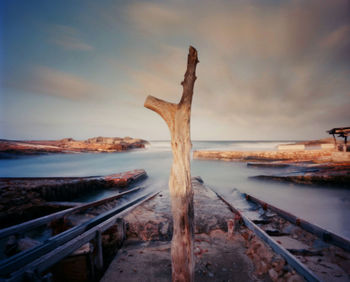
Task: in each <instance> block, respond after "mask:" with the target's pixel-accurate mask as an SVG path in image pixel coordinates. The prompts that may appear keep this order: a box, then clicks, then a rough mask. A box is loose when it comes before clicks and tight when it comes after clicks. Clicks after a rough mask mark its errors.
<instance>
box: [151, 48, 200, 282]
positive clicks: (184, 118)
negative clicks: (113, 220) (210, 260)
mask: <svg viewBox="0 0 350 282" xmlns="http://www.w3.org/2000/svg"><path fill="white" fill-rule="evenodd" d="M198 62H199V61H198V54H197V50H196V49H195V48H193V47H192V46H190V48H189V54H188V58H187V70H186V73H185V78H184V81H183V82H182V83H181V84H182V86H183V93H182V98H181V101H180V102H179V103H178V104H174V103H169V102H166V101H163V100H160V99H157V98H155V97H153V96H148V97H147V99H146V101H145V107H146V108H148V109H151V110H153V111H155V112H156V113H158V114H159V115H160V116H161V117H162V118H163V119H164V120H165V122H166V123H167V125H168V127H169V130H170V135H171V148H172V152H173V165H172V168H171V173H170V178H169V189H170V194H171V207H172V214H173V222H174V231H173V238H172V245H171V258H172V280H173V281H193V280H194V258H193V229H194V226H193V222H194V220H193V217H194V211H193V191H192V184H191V164H190V151H191V146H192V143H191V135H190V119H191V104H192V96H193V87H194V83H195V80H196V66H197V63H198Z"/></svg>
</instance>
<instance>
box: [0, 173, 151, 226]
mask: <svg viewBox="0 0 350 282" xmlns="http://www.w3.org/2000/svg"><path fill="white" fill-rule="evenodd" d="M145 178H147V173H146V171H145V170H143V169H136V170H132V171H127V172H121V173H116V174H111V175H107V176H90V177H27V178H0V222H1V224H0V228H4V227H7V226H10V225H14V224H19V223H21V222H24V221H27V220H31V219H33V218H36V217H41V216H43V215H46V214H50V213H52V212H56V211H58V210H61V209H63V208H67V207H63V206H62V205H60V206H58V207H56V205H52V204H50V202H51V201H73V200H74V199H76V198H77V197H79V196H81V195H86V194H89V193H93V192H94V191H97V190H103V189H105V190H106V189H121V190H124V189H125V187H128V186H129V185H130V184H133V183H136V182H138V181H140V180H143V179H145Z"/></svg>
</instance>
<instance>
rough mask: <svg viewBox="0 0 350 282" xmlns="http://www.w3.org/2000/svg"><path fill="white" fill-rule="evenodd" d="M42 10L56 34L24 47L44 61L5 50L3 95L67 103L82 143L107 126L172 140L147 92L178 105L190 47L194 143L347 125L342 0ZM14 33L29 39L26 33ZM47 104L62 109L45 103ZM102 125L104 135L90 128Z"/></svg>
mask: <svg viewBox="0 0 350 282" xmlns="http://www.w3.org/2000/svg"><path fill="white" fill-rule="evenodd" d="M88 2H89V1H88ZM84 3H85V2H84ZM53 8H55V7H53ZM67 9H68V10H69V13H66V12H67V11H68V10H67ZM38 11H39V12H38ZM46 12H47V11H46ZM30 13H33V15H32V17H33V18H34V17H35V16H36V17H37V18H40V16H41V15H43V14H44V12H42V14H40V8H39V7H38V9H37V10H36V11H35V12H34V11H31V12H30V11H29V12H28V13H27V14H26V17H30ZM35 13H39V16H38V15H34V14H35ZM47 13H49V14H50V13H52V16H55V17H52V18H56V19H60V20H51V21H49V22H46V21H47V19H45V20H42V22H41V23H40V25H45V26H46V27H47V28H46V29H45V30H49V32H46V33H45V34H44V35H43V34H40V30H39V29H33V33H34V35H36V36H33V37H32V38H30V39H27V40H31V41H30V43H31V45H33V46H41V48H42V50H45V51H44V52H43V53H42V54H39V56H38V54H36V52H39V51H38V50H36V49H34V51H33V50H32V51H28V50H26V52H22V53H21V56H23V59H25V60H19V59H18V56H19V54H20V52H19V51H18V47H17V46H18V45H16V44H15V43H13V46H10V45H9V47H8V49H9V50H8V51H7V53H8V54H9V56H7V57H6V58H5V59H6V62H5V71H7V69H6V67H7V68H8V72H7V73H9V74H11V75H7V77H5V81H4V86H6V88H4V89H5V90H6V89H10V90H9V91H12V92H11V93H14V91H17V90H18V91H21V92H27V93H31V94H30V95H37V94H41V95H46V96H48V97H55V98H59V99H62V101H61V102H62V103H63V104H64V103H65V104H66V105H67V106H66V107H64V108H65V113H66V116H67V117H70V118H73V119H74V120H75V123H74V126H77V124H76V122H77V121H79V120H82V121H83V122H82V125H81V126H80V130H79V132H77V135H78V136H76V137H77V138H79V135H80V136H92V135H103V134H105V132H108V129H110V131H111V133H110V134H108V133H107V135H121V136H124V135H132V136H137V137H144V138H148V139H165V138H169V135H168V131H167V128H166V126H165V125H164V123H163V121H161V120H160V119H159V117H157V116H155V115H154V113H151V112H150V111H149V110H146V109H144V108H143V102H144V99H145V97H146V96H147V95H154V96H156V97H159V98H162V99H166V100H169V101H171V102H177V101H179V99H180V96H181V92H182V87H181V85H180V82H181V81H182V79H183V75H184V72H185V67H186V56H187V48H188V45H190V44H192V45H194V46H195V47H196V48H197V49H198V50H199V60H200V64H199V65H198V67H197V76H198V79H197V81H196V85H195V94H194V100H193V116H192V133H193V134H192V138H193V139H216V140H217V139H237V138H238V139H305V138H318V137H326V134H325V133H324V131H325V130H327V129H329V128H331V127H335V126H346V125H347V123H348V121H349V120H350V111H349V110H348V109H349V108H350V99H349V96H350V95H349V94H350V93H349V92H350V81H349V79H348V78H349V77H350V7H349V4H348V2H347V1H346V0H332V1H331V0H329V1H328V0H322V1H319V0H311V1H292V0H290V1H289V0H285V1H268V0H266V1H254V0H250V1H206V0H204V1H200V2H197V1H161V2H157V1H148V2H135V1H132V2H122V1H120V2H119V1H118V2H116V3H113V2H111V3H109V2H106V3H104V5H103V6H101V5H100V4H98V3H96V2H92V1H91V2H89V5H84V8H81V7H80V6H79V9H77V8H76V9H75V10H74V5H72V6H70V5H69V4H67V5H65V6H64V7H63V8H62V7H61V9H51V10H50V11H49V12H47ZM9 17H10V15H9ZM26 17H17V18H18V21H19V20H23V19H27V18H26ZM12 24H13V23H12ZM4 26H5V28H6V23H5V25H4ZM18 28H19V29H24V31H26V30H25V29H26V24H23V23H21V25H20V27H18ZM9 30H10V29H9ZM11 30H14V31H13V35H11V33H10V31H9V32H8V33H6V34H7V36H8V37H9V38H10V39H11V38H12V37H13V38H15V36H17V38H20V37H19V36H18V35H16V32H15V31H16V29H11ZM36 33H37V34H36ZM39 35H40V36H43V37H45V36H46V37H45V40H41V41H39V40H38V38H39V37H40V36H39ZM5 39H6V38H5ZM7 42H11V40H7ZM43 42H44V43H43ZM45 42H46V43H45ZM41 44H42V45H41ZM45 44H46V45H45ZM10 47H12V48H10ZM22 54H25V55H22ZM41 55H42V56H41ZM21 64H23V66H22V65H21ZM14 69H21V70H23V71H22V72H17V71H14ZM4 93H5V94H4V95H9V94H6V92H4ZM28 97H29V96H28ZM9 99H10V98H9ZM19 99H29V98H25V96H23V98H19ZM43 103H44V102H43ZM13 104H14V103H12V104H11V105H13ZM91 105H95V106H94V107H95V108H96V111H91V110H90V108H89V107H91ZM44 106H45V107H49V108H50V107H52V111H55V108H54V105H51V104H49V102H47V104H45V105H44ZM83 113H85V114H83ZM81 115H84V118H83V119H80V116H81ZM101 116H103V118H102V117H101ZM6 119H12V123H15V122H14V121H13V119H14V117H13V116H11V115H9V116H4V117H2V120H3V123H4V122H5V123H6ZM29 119H30V117H29ZM34 119H35V118H33V120H34ZM103 120H105V122H104V121H103ZM107 120H108V122H107ZM96 121H99V122H101V126H100V127H99V126H98V125H96V126H94V127H93V128H92V127H91V126H88V124H96ZM111 121H113V122H111ZM47 122H48V123H49V122H50V118H49V117H48V118H47ZM52 123H53V124H55V130H56V131H57V130H59V131H60V132H61V133H62V136H63V137H65V136H66V134H65V133H64V132H65V131H67V130H68V129H67V128H69V127H72V128H71V129H69V130H68V131H69V132H73V131H74V130H73V123H72V125H71V126H70V125H69V122H68V123H67V122H65V123H64V125H63V124H62V127H61V128H60V127H59V122H58V121H57V118H56V119H55V120H52ZM113 124H114V126H113ZM101 128H103V134H102V133H101V131H99V130H101ZM11 132H13V129H12V131H11ZM42 135H43V136H44V135H47V136H48V137H49V135H50V132H48V131H46V132H43V133H42ZM5 137H6V136H5ZM9 137H10V136H9ZM73 137H75V136H73Z"/></svg>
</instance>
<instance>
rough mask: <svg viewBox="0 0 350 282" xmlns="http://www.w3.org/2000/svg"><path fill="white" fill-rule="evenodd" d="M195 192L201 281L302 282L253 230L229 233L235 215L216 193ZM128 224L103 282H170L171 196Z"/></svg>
mask: <svg viewBox="0 0 350 282" xmlns="http://www.w3.org/2000/svg"><path fill="white" fill-rule="evenodd" d="M193 189H194V206H195V245H194V254H195V262H196V267H195V280H196V281H271V280H275V281H277V279H278V277H282V278H285V279H284V280H283V281H302V279H301V278H300V277H299V276H298V275H296V274H295V272H294V271H293V270H292V269H290V268H288V267H287V268H286V267H285V262H284V260H283V259H282V258H281V257H280V256H279V255H276V254H275V253H273V252H272V251H271V249H270V248H269V247H267V246H266V245H265V244H264V243H263V242H262V241H260V240H259V239H258V238H256V237H255V236H254V234H252V233H251V232H250V231H249V230H247V229H246V228H244V227H242V228H240V230H239V231H238V230H237V231H236V232H233V233H232V230H230V231H228V227H227V226H228V225H227V223H228V222H229V221H230V220H231V221H232V219H233V218H234V214H233V213H232V212H231V211H230V210H229V209H228V208H227V206H226V205H225V204H224V203H223V202H222V201H221V200H220V199H218V198H217V196H216V195H215V194H214V193H213V192H212V191H211V190H209V189H207V188H206V187H205V186H204V185H202V184H201V183H200V182H199V181H196V180H195V181H193ZM124 219H125V221H126V224H127V240H126V241H125V242H124V245H123V247H122V249H121V250H119V252H118V254H117V256H116V257H115V258H114V260H113V261H112V262H111V264H110V266H109V268H108V269H107V271H106V273H105V275H104V277H103V278H102V280H101V281H102V282H109V281H128V282H129V281H157V282H158V281H171V257H170V248H171V247H170V246H171V243H170V240H171V235H172V222H171V214H170V204H169V193H168V192H162V194H161V195H158V196H157V197H156V198H154V199H152V200H151V201H148V202H146V203H145V204H143V205H142V206H140V207H138V208H136V209H135V210H134V211H132V212H131V213H130V214H128V215H127V216H126V217H125V218H124ZM283 267H284V269H283ZM284 276H285V277H284Z"/></svg>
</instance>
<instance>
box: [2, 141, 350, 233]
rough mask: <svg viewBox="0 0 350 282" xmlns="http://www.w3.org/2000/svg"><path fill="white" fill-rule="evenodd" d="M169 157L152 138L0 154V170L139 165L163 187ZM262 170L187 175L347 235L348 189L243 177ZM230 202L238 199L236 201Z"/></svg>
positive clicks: (20, 172)
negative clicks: (90, 149)
mask: <svg viewBox="0 0 350 282" xmlns="http://www.w3.org/2000/svg"><path fill="white" fill-rule="evenodd" d="M280 143H281V142H256V141H254V142H253V141H250V142H249V141H245V142H243V141H242V142H229V141H194V142H193V147H194V148H193V149H194V150H196V149H213V150H214V149H221V150H273V149H275V147H276V145H277V144H280ZM171 162H172V157H171V151H170V143H169V142H163V141H162V142H161V141H154V142H152V143H151V145H150V147H149V148H147V149H146V150H136V151H132V152H126V153H109V154H103V153H102V154H59V155H46V156H36V157H23V158H19V159H13V160H0V176H2V177H20V176H22V177H31V176H42V177H44V176H92V175H106V174H111V173H116V172H121V171H126V170H132V169H137V168H143V169H145V170H146V171H147V173H148V176H149V179H148V180H147V182H148V183H149V184H150V185H152V186H153V187H157V188H162V189H167V181H168V177H169V172H170V166H171ZM275 172H276V170H275ZM277 172H278V171H277ZM262 173H272V170H270V169H257V168H247V166H246V164H245V163H236V162H223V161H204V160H193V161H192V176H197V175H200V176H201V177H202V178H203V180H204V181H205V183H206V184H207V185H209V186H210V187H212V188H213V189H215V190H216V191H218V192H220V193H221V194H224V195H226V196H227V197H233V196H234V195H237V193H235V191H236V190H235V188H236V189H238V190H239V191H241V192H245V193H249V194H251V195H253V196H256V197H258V198H260V199H262V200H264V201H266V202H268V203H271V204H273V205H275V206H277V207H280V208H282V209H285V210H287V211H289V212H291V213H293V214H295V215H297V216H299V217H301V218H304V219H306V220H309V221H311V222H313V223H315V224H318V225H320V226H322V227H324V228H326V229H328V230H331V231H333V232H335V233H337V234H340V235H342V236H344V237H348V238H350V190H345V189H339V188H336V187H332V188H325V187H314V186H313V187H308V186H299V185H291V184H286V183H273V182H262V181H255V180H250V179H248V177H249V176H253V175H258V174H262ZM100 196H101V195H100ZM100 196H99V197H100ZM236 203H237V205H240V202H239V201H236Z"/></svg>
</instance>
